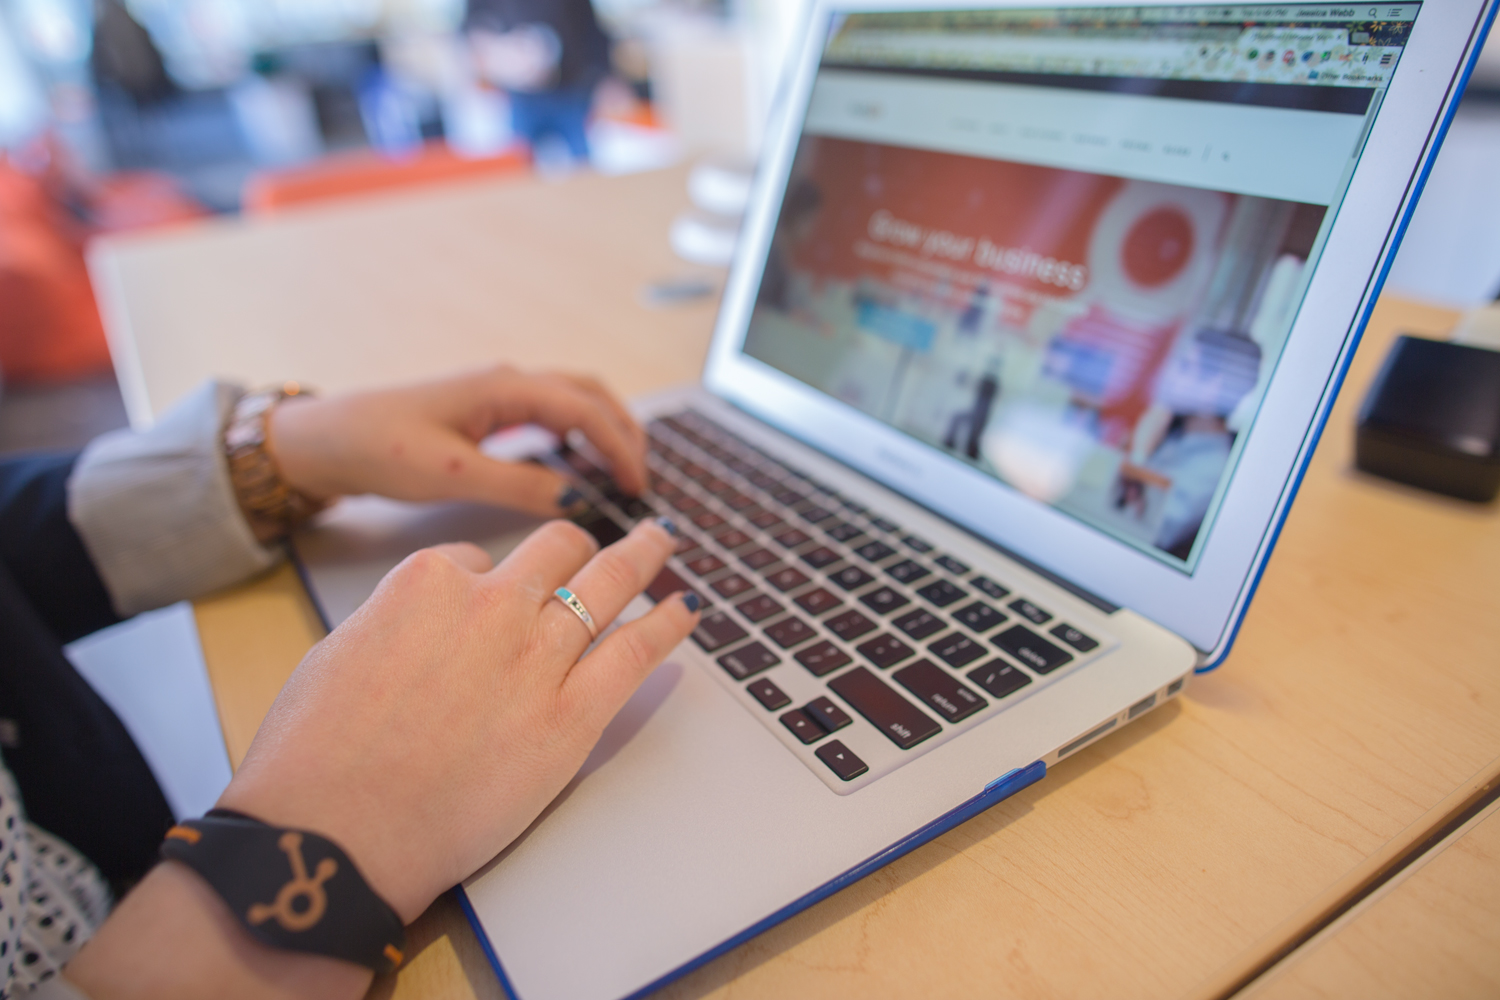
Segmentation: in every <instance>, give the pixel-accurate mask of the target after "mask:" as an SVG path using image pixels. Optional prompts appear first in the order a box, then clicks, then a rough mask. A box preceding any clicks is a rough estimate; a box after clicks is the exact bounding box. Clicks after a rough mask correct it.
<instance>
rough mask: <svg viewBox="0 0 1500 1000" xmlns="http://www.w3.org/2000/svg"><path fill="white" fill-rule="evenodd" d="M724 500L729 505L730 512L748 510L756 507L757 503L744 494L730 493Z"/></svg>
mask: <svg viewBox="0 0 1500 1000" xmlns="http://www.w3.org/2000/svg"><path fill="white" fill-rule="evenodd" d="M722 499H723V500H724V502H725V503H727V504H728V505H729V508H730V510H746V509H748V508H750V507H753V506H755V501H754V500H753V499H751V498H750V497H747V496H745V494H743V493H729V494H726V495H725V496H724V497H723V498H722Z"/></svg>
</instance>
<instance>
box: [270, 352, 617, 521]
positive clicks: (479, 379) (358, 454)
mask: <svg viewBox="0 0 1500 1000" xmlns="http://www.w3.org/2000/svg"><path fill="white" fill-rule="evenodd" d="M528 423H532V424H539V425H541V426H543V427H546V428H547V429H549V430H551V431H553V432H555V433H557V434H559V435H561V434H565V433H566V432H568V431H570V430H574V429H576V430H579V431H581V432H583V434H584V436H585V437H587V438H588V439H589V441H590V442H592V443H593V445H594V447H596V448H598V449H599V451H600V453H601V454H603V456H604V457H605V458H606V459H607V460H608V462H609V465H610V472H611V473H612V474H613V476H614V478H615V481H616V482H617V483H618V484H619V485H620V488H621V489H623V490H625V491H626V492H627V493H632V494H636V493H640V492H641V491H642V490H644V489H645V488H646V433H645V431H643V430H642V429H641V427H640V425H639V424H637V423H636V422H635V420H634V419H632V418H631V416H630V413H629V411H628V410H626V409H625V406H624V405H623V404H622V403H621V402H620V401H619V400H618V399H616V398H615V397H614V396H613V395H612V394H611V393H610V392H609V390H608V389H606V388H604V386H603V385H602V384H600V383H599V382H598V381H596V380H594V379H591V378H587V377H584V376H578V375H565V374H557V373H546V374H539V375H532V374H527V373H524V372H520V371H517V370H516V369H514V368H511V367H508V366H500V367H497V368H492V369H489V370H488V371H483V372H477V373H474V374H470V375H459V376H455V377H453V378H447V379H439V380H437V381H433V382H426V383H421V384H418V385H413V386H405V387H401V388H396V389H383V390H377V391H373V392H361V393H351V394H349V395H346V396H334V397H328V398H316V397H302V398H292V399H289V400H287V401H285V402H283V403H282V404H281V405H279V406H277V407H276V408H275V409H274V410H272V411H271V417H270V420H269V449H270V451H271V454H272V455H273V456H274V458H275V460H276V464H277V466H278V467H279V468H280V470H281V475H282V477H283V478H284V479H285V480H286V481H287V483H288V484H289V485H290V486H292V487H293V488H295V489H296V490H298V491H300V492H302V493H304V494H306V495H307V496H309V497H312V498H314V499H331V498H333V497H336V496H345V495H355V494H361V493H378V494H380V495H382V496H387V497H391V498H392V499H396V500H418V501H420V500H471V501H475V502H479V503H488V504H495V505H497V506H502V507H513V508H516V509H518V510H523V511H527V512H529V513H532V514H537V515H539V516H542V517H553V516H556V515H558V514H559V513H563V512H565V511H566V510H567V508H568V507H569V506H571V505H572V504H573V503H574V502H576V501H577V500H578V499H579V497H578V495H577V493H576V492H574V491H573V490H572V489H571V487H570V486H569V484H568V482H567V480H566V479H564V478H563V477H562V476H560V475H559V474H558V473H556V472H555V471H553V470H551V469H548V468H545V467H543V466H541V465H538V464H536V463H533V462H502V461H498V460H496V459H493V458H490V457H489V456H487V455H485V454H483V453H482V452H480V450H479V447H478V446H479V442H480V441H482V440H483V439H484V438H486V437H488V436H489V435H491V434H493V433H494V432H495V431H497V430H501V429H504V428H506V427H511V426H515V425H518V424H528Z"/></svg>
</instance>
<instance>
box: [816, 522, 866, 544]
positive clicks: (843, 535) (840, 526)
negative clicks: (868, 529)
mask: <svg viewBox="0 0 1500 1000" xmlns="http://www.w3.org/2000/svg"><path fill="white" fill-rule="evenodd" d="M823 530H824V531H826V532H828V537H829V538H832V539H833V540H834V541H835V542H847V541H849V540H851V539H854V538H858V537H859V536H860V535H863V534H864V533H865V532H864V529H863V528H860V527H857V526H855V525H852V524H850V523H848V522H847V521H834V522H833V523H832V524H825V525H823Z"/></svg>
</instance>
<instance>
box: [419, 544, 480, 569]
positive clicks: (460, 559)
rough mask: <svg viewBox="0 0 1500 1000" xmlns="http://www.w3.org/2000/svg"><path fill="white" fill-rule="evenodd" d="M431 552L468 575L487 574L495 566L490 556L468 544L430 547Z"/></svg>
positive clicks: (477, 547)
mask: <svg viewBox="0 0 1500 1000" xmlns="http://www.w3.org/2000/svg"><path fill="white" fill-rule="evenodd" d="M432 551H434V552H436V553H438V554H439V555H441V556H443V557H444V558H446V559H450V560H452V561H453V562H455V563H457V564H458V565H460V566H462V567H463V568H464V569H466V570H468V571H469V572H470V573H487V572H489V570H490V568H491V567H493V566H494V565H495V560H493V559H491V558H490V554H489V553H488V552H486V551H484V549H481V548H480V547H479V546H477V545H474V544H472V543H470V542H445V543H443V544H442V545H434V546H432Z"/></svg>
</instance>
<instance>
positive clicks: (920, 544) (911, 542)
mask: <svg viewBox="0 0 1500 1000" xmlns="http://www.w3.org/2000/svg"><path fill="white" fill-rule="evenodd" d="M901 540H902V541H903V542H905V543H906V547H907V548H909V549H911V550H912V551H913V552H920V553H922V554H923V555H926V554H927V553H929V552H931V551H932V543H931V542H928V541H926V540H924V539H921V538H918V537H917V536H916V535H907V536H906V537H905V538H903V539H901ZM940 561H941V560H940Z"/></svg>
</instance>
